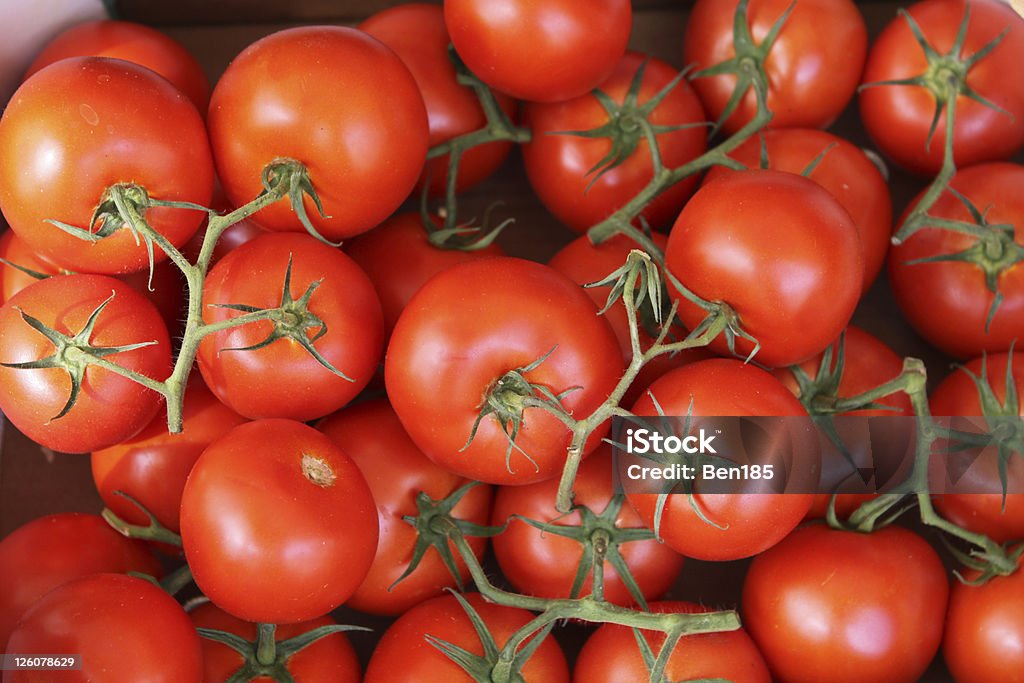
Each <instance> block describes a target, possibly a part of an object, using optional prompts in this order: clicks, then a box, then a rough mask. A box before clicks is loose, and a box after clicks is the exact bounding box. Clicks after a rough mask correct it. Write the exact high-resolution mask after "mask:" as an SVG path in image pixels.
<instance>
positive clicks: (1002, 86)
mask: <svg viewBox="0 0 1024 683" xmlns="http://www.w3.org/2000/svg"><path fill="white" fill-rule="evenodd" d="M969 6H970V10H971V15H970V23H969V24H968V26H967V36H966V39H965V41H964V44H963V48H962V50H961V52H960V54H959V55H955V56H956V57H964V58H970V57H971V56H972V55H974V54H976V53H977V52H979V51H980V50H981V49H982V48H983V47H985V46H986V45H987V44H988V43H990V42H991V41H992V40H994V39H995V38H996V37H997V36H999V35H1000V33H1002V32H1003V31H1004V30H1005V31H1006V35H1004V36H1003V37H1002V40H1001V41H1000V43H999V45H997V46H996V48H995V49H994V50H992V51H991V52H990V53H988V54H987V55H985V57H983V58H982V59H981V60H980V61H978V62H977V63H976V64H975V65H974V66H973V67H972V68H971V69H970V70H969V71H968V72H967V76H966V84H967V86H968V87H970V88H971V89H972V90H973V91H974V92H976V93H978V95H980V96H981V97H983V98H984V99H986V100H988V101H989V102H992V103H993V104H994V105H996V107H999V108H1001V109H1003V110H1005V111H997V110H996V109H993V108H991V107H989V106H986V105H984V104H982V103H980V102H977V101H975V100H972V99H970V98H968V97H967V96H966V95H964V94H963V90H962V89H961V94H960V96H959V97H958V98H957V102H956V129H955V131H954V133H953V158H954V159H955V160H956V165H957V166H959V167H964V166H970V165H971V164H976V163H979V162H982V161H993V160H996V159H1005V158H1009V157H1011V156H1012V155H1013V154H1014V153H1016V151H1017V150H1019V149H1020V148H1021V145H1024V83H1021V80H1020V79H1019V78H1008V77H1007V75H1008V74H1014V73H1016V72H1017V70H1018V68H1019V66H1020V63H1021V61H1022V60H1024V22H1022V21H1021V19H1020V17H1018V16H1017V15H1016V14H1015V13H1014V11H1013V10H1012V9H1011V8H1010V7H1009V6H1008V5H1007V4H1006V3H1002V2H996V1H995V0H972V1H971V2H970V4H969ZM966 7H967V3H965V2H964V0H925V2H918V3H915V4H913V5H911V6H910V7H909V8H908V9H907V12H908V13H909V14H910V16H911V17H912V18H913V19H914V21H916V22H917V24H918V26H920V28H921V31H922V32H923V33H924V36H925V38H926V39H927V40H928V43H929V44H930V45H931V46H932V47H933V48H934V49H935V50H936V51H937V52H938V53H939V54H945V53H946V52H948V51H949V50H951V49H952V48H953V42H954V40H955V39H956V35H957V32H958V30H959V28H960V24H961V22H962V20H963V16H964V11H965V9H966ZM822 33H825V32H822ZM826 35H828V34H826ZM928 68H929V67H928V60H927V59H926V57H925V53H924V50H922V49H921V46H920V45H919V44H918V42H917V40H916V39H915V38H914V35H913V33H912V32H911V30H910V24H909V22H908V21H907V19H906V18H905V17H903V16H900V17H897V18H895V19H893V20H892V21H891V22H890V23H889V25H888V26H886V28H885V30H883V31H882V33H881V35H879V36H878V38H877V39H876V40H875V42H874V44H873V45H872V47H871V53H870V54H869V55H868V60H867V66H866V67H865V69H864V83H875V82H878V81H888V80H899V79H904V78H914V77H916V76H921V75H926V81H927V82H929V83H930V84H929V85H926V86H919V85H880V86H876V87H871V88H866V89H864V90H863V91H861V95H860V115H861V119H862V120H863V122H864V127H865V128H867V131H868V133H869V134H870V135H871V139H872V140H874V142H875V144H876V145H877V146H878V148H879V149H880V150H882V151H883V152H885V154H887V155H888V156H889V157H891V158H892V160H893V161H895V162H896V163H897V164H899V165H900V166H903V167H904V168H907V169H909V170H911V171H913V172H914V173H919V174H921V175H934V174H936V173H938V171H939V169H940V168H941V167H942V157H943V152H944V149H945V145H946V115H945V106H943V114H942V116H941V117H940V118H939V121H938V125H937V126H936V127H935V134H934V136H933V137H932V140H931V144H928V131H929V129H930V128H931V124H932V119H933V118H934V116H935V106H936V96H935V94H933V93H934V92H936V91H937V92H940V93H941V92H944V91H946V90H947V89H948V88H949V86H948V85H947V84H946V83H945V82H944V79H946V78H948V72H946V73H944V72H943V70H942V69H939V70H938V71H937V72H936V73H935V74H934V75H932V76H927V72H928ZM963 82H964V81H963V80H961V83H963Z"/></svg>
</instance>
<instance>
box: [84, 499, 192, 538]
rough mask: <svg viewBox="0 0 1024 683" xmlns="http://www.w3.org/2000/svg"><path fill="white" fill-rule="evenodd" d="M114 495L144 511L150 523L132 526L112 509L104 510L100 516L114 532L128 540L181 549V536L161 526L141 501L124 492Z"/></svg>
mask: <svg viewBox="0 0 1024 683" xmlns="http://www.w3.org/2000/svg"><path fill="white" fill-rule="evenodd" d="M114 494H115V495H118V496H121V497H122V498H126V499H127V500H128V502H130V503H131V504H132V505H134V506H135V507H136V508H138V509H139V510H140V511H142V513H143V514H144V515H146V518H147V520H148V522H149V523H148V524H147V525H145V526H142V525H139V524H131V523H129V522H126V521H125V520H123V519H121V518H120V517H119V516H118V515H117V513H115V512H114V511H113V510H111V509H110V508H103V511H102V512H101V513H100V516H101V517H103V519H104V520H105V521H106V522H107V524H109V525H110V526H111V527H112V528H113V529H114V531H117V532H118V533H120V534H121V535H122V536H126V537H128V538H134V539H138V540H142V541H154V542H157V543H166V544H167V545H170V546H175V547H177V548H180V547H181V536H180V535H178V534H176V533H174V532H173V531H171V530H170V529H168V528H167V527H165V526H164V525H163V524H161V523H160V522H159V521H158V520H157V518H156V517H155V516H154V515H153V513H152V512H150V511H149V510H148V509H146V507H145V506H144V505H143V504H142V503H140V502H139V501H137V500H136V499H135V498H133V497H131V496H130V495H128V494H127V493H125V492H124V491H114Z"/></svg>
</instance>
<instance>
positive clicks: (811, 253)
mask: <svg viewBox="0 0 1024 683" xmlns="http://www.w3.org/2000/svg"><path fill="white" fill-rule="evenodd" d="M737 198H742V200H739V201H738V200H737ZM665 265H666V267H667V268H668V269H669V271H671V272H672V273H673V274H674V275H675V276H676V277H677V278H678V279H679V280H680V282H681V283H682V284H683V285H684V286H686V287H688V288H689V289H690V290H691V291H692V292H694V293H695V294H697V295H698V296H701V297H703V298H705V299H707V300H709V301H724V302H725V303H726V304H728V305H729V306H731V307H732V308H733V310H734V311H735V312H736V313H737V314H738V316H739V323H740V326H741V327H742V328H743V330H744V331H746V332H747V334H750V335H752V336H753V337H755V338H756V339H757V340H758V341H759V342H760V344H761V348H760V350H759V351H758V352H757V355H756V360H757V361H758V362H759V363H762V364H764V365H767V366H770V367H778V366H783V365H792V364H794V363H799V362H801V361H803V360H806V359H807V358H809V357H811V356H813V355H814V354H816V353H818V352H820V351H822V350H823V349H824V348H825V347H826V346H828V345H829V344H831V343H832V341H833V340H835V339H836V338H837V337H838V336H839V333H840V332H842V330H843V328H844V327H846V324H847V323H848V322H849V320H850V316H851V315H852V314H853V309H854V308H855V307H856V305H857V300H858V299H859V298H860V293H861V285H862V282H863V275H864V259H863V255H862V248H861V244H860V239H859V238H858V236H857V229H856V227H855V226H854V224H853V221H852V219H851V218H850V215H849V214H848V213H847V212H846V210H845V209H844V208H843V207H842V205H841V204H839V202H838V201H837V200H836V199H835V198H834V197H832V195H830V194H829V193H828V191H827V190H825V189H824V188H822V187H821V186H820V185H818V184H817V183H815V182H814V181H812V180H808V179H807V178H801V177H800V176H798V175H794V174H791V173H784V172H781V171H761V170H755V171H744V172H742V173H735V174H732V175H729V176H725V177H722V178H720V179H719V180H718V181H717V182H713V183H710V184H708V185H705V186H704V187H702V188H701V189H700V190H698V191H697V193H696V194H695V195H694V196H693V199H691V200H690V201H689V203H687V205H686V207H685V208H684V209H683V211H682V213H681V214H679V218H678V219H677V220H676V223H675V225H674V226H673V227H672V232H671V233H670V234H669V238H668V247H667V249H666V250H665ZM672 289H673V296H674V297H676V298H678V299H679V316H680V318H681V319H682V321H683V324H684V325H686V326H687V327H689V328H690V329H693V328H695V327H696V326H697V325H699V324H700V322H701V321H702V320H703V319H704V317H705V316H706V311H704V309H702V308H699V307H698V306H696V305H694V304H692V303H690V302H689V301H687V300H686V299H683V298H681V295H680V294H679V293H678V292H677V291H676V290H675V287H672ZM711 349H712V350H714V351H716V352H718V353H727V352H728V347H727V345H726V339H725V335H724V334H720V335H719V336H718V337H716V339H715V340H714V341H713V342H712V343H711ZM736 350H737V353H739V354H741V355H744V356H745V355H747V354H749V353H750V352H751V351H752V350H753V345H752V344H751V343H750V342H749V341H746V340H743V339H737V340H736Z"/></svg>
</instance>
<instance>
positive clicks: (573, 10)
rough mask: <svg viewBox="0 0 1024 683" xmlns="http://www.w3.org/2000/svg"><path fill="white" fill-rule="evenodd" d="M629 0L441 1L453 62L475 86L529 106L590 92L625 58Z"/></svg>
mask: <svg viewBox="0 0 1024 683" xmlns="http://www.w3.org/2000/svg"><path fill="white" fill-rule="evenodd" d="M632 16H633V13H632V8H631V7H630V3H629V0H587V1H584V0H543V1H540V0H511V1H510V2H502V3H499V4H495V3H494V2H490V1H489V0H445V3H444V20H445V23H446V24H447V25H448V32H449V33H450V34H451V37H452V43H453V44H454V45H455V49H456V50H457V51H458V53H459V56H460V57H461V58H462V60H463V61H464V62H465V63H466V66H468V67H469V70H470V71H472V72H473V73H474V74H475V75H476V76H477V77H478V78H479V79H480V80H482V81H484V82H485V83H487V85H489V86H491V87H492V88H494V89H496V90H500V91H501V92H504V93H508V94H509V95H512V96H513V97H517V98H519V99H521V100H530V101H531V102H558V101H560V100H567V99H569V98H571V97H578V96H580V95H582V94H584V93H585V92H587V91H589V90H591V89H592V88H595V87H597V85H598V84H599V83H601V82H602V81H603V80H604V79H605V78H607V77H608V75H609V74H610V73H611V72H612V70H613V69H614V68H615V64H616V63H617V62H618V61H619V59H620V58H621V57H622V55H623V54H624V53H625V51H626V43H627V42H628V41H629V32H630V29H631V27H632Z"/></svg>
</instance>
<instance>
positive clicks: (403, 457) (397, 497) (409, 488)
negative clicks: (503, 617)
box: [317, 399, 492, 615]
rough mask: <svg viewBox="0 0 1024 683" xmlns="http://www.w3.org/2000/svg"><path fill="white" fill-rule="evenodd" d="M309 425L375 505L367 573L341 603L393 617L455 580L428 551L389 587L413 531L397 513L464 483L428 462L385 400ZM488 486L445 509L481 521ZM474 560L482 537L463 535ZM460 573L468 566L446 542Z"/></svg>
mask: <svg viewBox="0 0 1024 683" xmlns="http://www.w3.org/2000/svg"><path fill="white" fill-rule="evenodd" d="M317 429H319V430H320V431H321V432H323V433H324V434H326V435H327V436H328V437H329V438H330V439H331V440H332V441H333V442H334V443H335V444H337V445H338V447H339V448H341V449H343V450H344V451H345V452H346V453H347V454H348V456H349V457H350V458H352V460H354V461H355V463H356V465H357V466H358V467H359V470H360V471H361V472H362V473H363V476H364V477H365V478H366V483H367V484H369V486H370V492H371V493H372V494H373V498H374V501H375V502H376V504H377V523H378V526H379V528H380V541H379V542H378V544H377V555H376V557H374V560H373V565H371V567H370V572H369V574H367V575H366V578H365V579H364V580H363V582H362V584H360V586H359V588H358V589H357V590H356V592H355V593H353V594H352V597H350V598H349V599H348V600H347V601H346V602H345V605H346V606H347V607H351V608H353V609H357V610H359V611H361V612H369V613H371V614H387V615H393V614H401V613H402V612H405V611H406V610H408V609H409V608H411V607H413V606H414V605H417V604H419V603H421V602H423V601H424V600H426V599H428V598H432V597H435V596H437V595H440V594H441V592H442V591H443V590H444V588H445V587H454V586H455V580H454V579H453V578H452V576H451V573H450V572H449V571H448V568H447V567H446V566H445V565H444V563H443V562H442V561H441V557H440V555H439V554H438V553H437V551H436V549H431V550H429V551H427V554H426V555H425V556H424V557H423V559H422V561H421V562H420V564H419V566H418V567H417V568H416V570H415V571H414V572H413V573H412V574H410V575H409V576H407V577H405V578H404V579H402V581H401V582H400V583H398V584H397V585H394V586H393V587H392V584H394V583H395V581H397V580H398V578H399V577H400V576H401V575H402V574H403V573H404V572H405V570H406V568H407V567H408V566H409V560H411V559H412V552H413V547H414V546H415V544H416V538H417V534H416V530H415V529H414V528H413V527H412V525H410V524H409V523H408V522H406V521H405V520H404V519H403V517H405V516H406V515H408V516H415V515H416V514H417V507H416V496H417V494H418V493H419V492H420V491H423V492H425V493H426V494H427V495H428V496H430V497H431V498H433V499H434V500H438V501H439V500H441V499H443V498H446V497H447V496H449V495H450V494H452V493H454V492H455V491H456V490H457V489H460V488H462V487H463V486H465V485H466V484H468V483H469V480H468V479H464V478H462V477H459V476H457V475H455V474H452V473H450V472H448V471H447V470H445V469H443V468H441V467H440V466H439V465H435V464H434V463H433V462H431V461H430V459H428V458H427V456H425V455H423V453H422V452H420V450H419V449H418V448H416V444H414V443H413V442H412V440H411V439H410V438H409V437H408V435H407V434H406V433H405V430H404V429H403V428H402V423H401V422H399V421H398V416H397V415H395V412H394V411H393V410H392V409H391V406H390V405H389V404H388V402H387V400H385V399H375V400H372V401H367V402H364V403H360V404H358V405H355V406H352V407H350V408H346V409H345V410H343V411H341V412H340V413H336V414H334V415H331V416H330V417H328V418H326V419H324V420H322V421H321V422H320V423H319V424H318V425H317ZM491 498H492V491H491V487H490V486H488V485H486V484H478V485H477V486H475V487H474V488H473V489H472V490H470V491H469V492H468V493H466V495H465V497H463V498H462V500H461V501H460V502H459V504H458V505H456V506H455V507H454V508H453V509H452V515H453V516H454V517H456V518H457V519H465V520H467V521H470V522H472V523H474V524H479V525H481V526H485V525H486V524H487V523H488V520H489V517H490V511H491ZM467 541H468V542H469V545H470V547H472V548H473V552H474V553H475V554H476V556H477V559H478V560H480V559H482V557H483V554H484V551H485V550H486V548H487V539H485V538H482V537H472V536H471V537H467ZM451 550H452V555H453V556H454V557H455V558H456V564H457V565H458V567H459V571H460V573H461V576H462V580H463V581H464V582H465V581H468V580H469V570H468V569H467V568H466V566H465V563H464V562H463V561H462V559H461V557H460V556H459V552H458V550H457V549H456V548H455V547H454V546H452V547H451Z"/></svg>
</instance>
